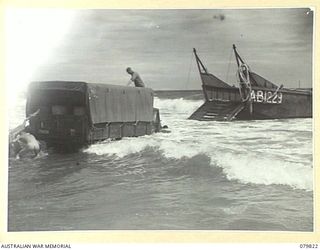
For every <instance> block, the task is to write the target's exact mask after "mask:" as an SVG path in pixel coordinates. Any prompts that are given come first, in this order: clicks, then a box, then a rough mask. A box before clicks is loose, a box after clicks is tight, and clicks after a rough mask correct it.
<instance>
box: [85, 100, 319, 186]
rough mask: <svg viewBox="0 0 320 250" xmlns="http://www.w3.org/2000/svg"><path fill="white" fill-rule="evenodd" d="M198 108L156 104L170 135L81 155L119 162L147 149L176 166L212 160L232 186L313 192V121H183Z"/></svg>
mask: <svg viewBox="0 0 320 250" xmlns="http://www.w3.org/2000/svg"><path fill="white" fill-rule="evenodd" d="M202 103H203V101H202V100H184V99H183V98H180V99H159V98H155V106H156V107H157V108H159V109H160V112H161V119H162V121H165V124H167V125H168V126H169V129H170V130H171V133H157V134H153V135H150V136H143V137H139V138H123V139H122V140H121V141H109V142H105V143H102V144H96V145H92V146H91V147H89V148H88V149H86V150H85V152H86V153H90V154H97V155H109V156H110V155H113V156H115V157H119V158H122V157H126V156H128V155H130V154H136V153H140V154H143V152H144V150H146V149H147V148H151V149H152V150H153V151H154V152H155V153H157V154H158V153H161V154H162V156H163V157H165V158H173V159H178V160H179V159H181V158H192V157H194V156H196V155H199V154H205V155H207V156H208V157H210V159H211V167H219V168H221V169H222V170H223V173H224V174H225V176H226V178H227V179H228V180H230V181H231V180H235V181H239V182H241V183H252V184H264V185H272V184H278V185H289V186H291V187H292V188H298V189H305V190H313V166H312V161H313V159H312V120H311V119H294V120H269V121H245V122H199V121H192V120H187V119H186V118H187V117H188V116H189V115H191V113H192V112H194V110H196V109H197V108H198V107H199V106H200V105H201V104H202ZM288 121H289V122H288ZM150 160H152V159H150Z"/></svg>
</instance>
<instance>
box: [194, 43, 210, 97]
mask: <svg viewBox="0 0 320 250" xmlns="http://www.w3.org/2000/svg"><path fill="white" fill-rule="evenodd" d="M193 53H194V56H195V57H196V62H197V66H198V70H199V74H200V78H201V82H202V91H203V94H204V97H205V99H206V101H208V95H207V92H206V90H205V85H204V84H203V80H202V74H203V72H202V71H201V68H202V70H203V71H204V73H205V74H208V71H207V69H206V67H205V66H204V65H203V63H202V62H201V60H200V58H199V57H198V55H197V51H196V49H195V48H193Z"/></svg>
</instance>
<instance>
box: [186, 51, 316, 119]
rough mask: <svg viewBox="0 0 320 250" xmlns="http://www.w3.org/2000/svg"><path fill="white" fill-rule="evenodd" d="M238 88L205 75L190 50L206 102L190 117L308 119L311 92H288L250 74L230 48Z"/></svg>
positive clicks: (294, 90)
mask: <svg viewBox="0 0 320 250" xmlns="http://www.w3.org/2000/svg"><path fill="white" fill-rule="evenodd" d="M233 50H234V54H235V57H236V62H237V66H238V71H237V77H238V87H234V86H231V85H229V84H228V83H226V82H224V81H222V80H220V79H219V78H217V77H216V76H214V75H212V74H211V73H209V72H208V70H207V69H206V67H205V66H204V64H203V63H202V61H201V60H200V58H199V56H198V54H197V52H196V49H193V52H194V55H195V58H196V62H197V66H198V70H199V73H200V77H201V81H202V90H203V94H204V97H205V103H204V104H203V105H202V106H201V107H199V108H198V109H197V110H196V111H195V112H194V113H193V114H192V115H191V116H190V117H189V119H192V120H200V121H232V120H253V119H257V120H258V119H282V118H311V117H312V89H301V88H298V89H288V88H284V87H283V86H282V85H280V86H278V85H276V84H274V83H272V82H270V81H268V80H266V79H264V78H263V77H261V76H260V75H258V74H256V73H254V72H253V71H251V69H250V67H249V66H248V64H246V63H245V62H244V60H243V59H242V58H241V57H240V55H239V54H238V52H237V50H236V46H235V45H233Z"/></svg>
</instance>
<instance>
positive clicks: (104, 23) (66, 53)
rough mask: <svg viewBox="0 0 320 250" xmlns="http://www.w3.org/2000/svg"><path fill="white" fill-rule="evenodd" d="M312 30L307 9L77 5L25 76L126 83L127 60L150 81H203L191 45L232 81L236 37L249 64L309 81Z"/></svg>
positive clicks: (191, 84) (182, 85) (277, 78)
mask: <svg viewBox="0 0 320 250" xmlns="http://www.w3.org/2000/svg"><path fill="white" fill-rule="evenodd" d="M40 12H41V11H40ZM32 15H33V18H37V15H35V14H34V13H33V14H32ZM55 18H57V17H55ZM58 19H59V17H58ZM58 19H57V22H58V21H59V20H58ZM20 21H22V22H23V20H20ZM38 22H41V15H39V19H38ZM53 25H54V24H53ZM62 25H63V24H62ZM50 29H51V27H48V30H49V31H50ZM48 30H47V31H46V32H48ZM312 32H313V13H312V12H310V10H309V9H247V10H245V9H243V10H241V9H238V10H230V9H223V10H217V9H216V10H77V11H76V12H75V15H74V17H73V19H72V24H71V25H70V26H68V29H67V31H64V32H61V33H59V32H58V33H55V36H60V38H59V39H58V40H57V41H58V43H57V44H56V45H55V46H53V49H52V52H51V53H50V56H49V57H47V58H46V60H44V61H42V62H41V63H40V64H39V65H38V66H37V68H36V70H35V71H34V72H33V75H32V77H31V79H30V80H72V81H78V80H79V81H87V82H96V83H98V82H99V83H110V84H119V85H125V84H126V83H127V82H128V79H129V75H128V74H127V73H126V71H125V69H126V67H128V66H130V67H132V68H133V70H136V71H137V72H138V73H139V74H140V75H141V77H142V79H143V80H144V82H145V83H146V85H147V86H148V87H151V88H153V89H200V88H201V82H200V78H199V75H198V71H197V68H196V63H195V60H194V57H193V54H192V48H194V47H195V48H196V49H197V51H198V54H199V56H200V58H201V59H202V61H203V63H204V64H205V65H206V66H207V68H208V70H209V72H211V73H212V74H215V75H216V76H218V77H219V78H221V79H222V80H224V81H225V80H227V81H228V82H229V83H231V84H233V83H235V72H236V62H235V58H234V55H233V54H231V52H232V44H233V43H234V44H236V46H237V48H238V51H239V53H240V55H241V56H242V57H243V59H244V60H245V61H246V62H247V63H248V64H249V66H250V68H251V70H252V71H254V72H256V73H258V74H260V75H261V76H263V77H265V78H267V79H268V80H270V81H272V82H274V83H276V84H284V85H285V87H298V84H299V80H300V82H301V87H311V86H312V37H313V33H312ZM45 34H46V33H43V34H41V31H39V32H38V34H37V35H38V36H39V37H41V36H45ZM34 39H37V36H36V37H34ZM19 46H23V45H21V44H20V45H19ZM25 49H28V48H25ZM228 68H229V74H228V75H227V73H228Z"/></svg>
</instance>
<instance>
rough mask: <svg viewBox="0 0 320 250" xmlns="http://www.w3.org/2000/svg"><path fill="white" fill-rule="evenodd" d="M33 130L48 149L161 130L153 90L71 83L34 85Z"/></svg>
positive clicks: (28, 111) (31, 95) (31, 98)
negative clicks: (34, 114) (154, 105)
mask: <svg viewBox="0 0 320 250" xmlns="http://www.w3.org/2000/svg"><path fill="white" fill-rule="evenodd" d="M37 110H39V111H38V114H37V115H36V116H32V117H30V119H29V126H28V127H27V131H28V132H29V133H31V134H33V135H34V136H35V137H36V138H37V139H38V140H42V141H45V142H46V144H47V146H48V147H55V148H58V149H59V148H71V149H72V148H79V147H82V146H84V145H88V144H92V143H94V142H97V141H102V140H105V139H120V138H122V137H134V136H143V135H150V134H152V133H153V132H159V131H160V129H161V124H160V115H159V110H158V109H156V108H154V107H153V90H152V89H149V88H136V87H125V86H118V85H109V84H95V83H86V82H70V81H44V82H32V83H31V84H30V85H29V88H28V93H27V105H26V116H27V117H28V116H29V115H30V114H32V113H34V112H35V111H37Z"/></svg>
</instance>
